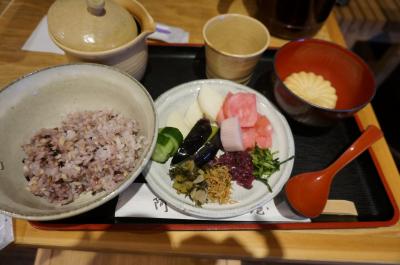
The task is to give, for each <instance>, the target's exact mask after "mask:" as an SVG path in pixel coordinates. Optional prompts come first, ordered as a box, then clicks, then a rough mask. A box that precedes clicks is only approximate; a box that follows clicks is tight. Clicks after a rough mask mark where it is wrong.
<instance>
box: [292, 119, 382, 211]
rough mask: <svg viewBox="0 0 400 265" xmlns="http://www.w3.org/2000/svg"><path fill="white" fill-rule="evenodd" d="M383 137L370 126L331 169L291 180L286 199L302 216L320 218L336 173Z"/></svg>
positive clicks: (304, 174) (298, 176)
mask: <svg viewBox="0 0 400 265" xmlns="http://www.w3.org/2000/svg"><path fill="white" fill-rule="evenodd" d="M381 137H382V131H381V130H380V129H378V128H377V127H375V126H373V125H370V126H368V128H367V129H366V130H365V131H364V132H363V134H362V135H361V136H360V137H359V138H358V139H357V140H356V141H355V142H354V143H353V144H352V145H351V146H350V147H349V148H348V149H347V150H346V151H345V152H344V153H343V154H342V155H341V156H340V157H339V158H338V159H337V160H336V161H335V162H334V163H333V164H331V165H330V166H329V167H327V168H325V169H323V170H320V171H314V172H308V173H302V174H299V175H297V176H294V177H292V178H290V179H289V181H288V182H287V184H286V187H285V192H286V198H287V199H288V201H289V203H290V205H291V206H292V207H293V208H294V209H295V210H296V211H298V212H299V213H300V214H302V215H304V216H306V217H310V218H314V217H317V216H319V215H320V214H321V213H322V211H323V209H324V207H325V204H326V202H327V200H328V195H329V191H330V187H331V183H332V180H333V178H334V177H335V175H336V173H337V172H338V171H339V170H341V169H342V168H343V167H344V166H346V165H347V164H348V163H349V162H351V161H352V160H353V159H354V158H356V157H357V156H358V155H360V154H361V153H362V152H364V151H365V150H366V149H367V148H368V147H369V146H371V145H372V144H373V143H375V142H376V141H377V140H378V139H379V138H381Z"/></svg>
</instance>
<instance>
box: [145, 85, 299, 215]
mask: <svg viewBox="0 0 400 265" xmlns="http://www.w3.org/2000/svg"><path fill="white" fill-rule="evenodd" d="M204 86H212V87H215V89H217V90H219V91H220V92H221V93H227V92H229V91H230V92H233V93H236V92H251V93H254V94H256V96H257V110H258V112H259V113H261V114H264V115H266V116H267V117H268V119H269V120H270V122H271V125H272V128H273V136H272V139H273V142H272V151H278V154H277V155H278V157H279V160H280V161H283V160H285V159H287V158H289V157H291V156H293V155H294V152H295V150H294V149H295V148H294V140H293V135H292V132H291V130H290V127H289V125H288V123H287V121H286V119H285V118H284V116H283V115H282V114H281V113H280V112H279V111H278V110H277V109H276V108H275V107H274V106H273V104H271V102H269V100H268V99H266V98H265V97H264V96H263V95H262V94H260V93H258V92H257V91H255V90H253V89H251V88H249V87H247V86H244V85H240V84H237V83H234V82H231V81H226V80H219V79H207V80H198V81H192V82H189V83H185V84H182V85H179V86H176V87H174V88H172V89H170V90H168V91H167V92H165V93H164V94H162V95H161V96H160V97H159V98H157V100H156V101H155V106H156V110H157V113H158V117H159V126H160V127H164V126H165V125H166V120H167V118H168V115H169V114H170V113H171V112H172V111H176V110H178V111H182V112H184V111H185V110H186V109H187V107H188V106H189V105H190V103H192V102H193V101H194V100H195V99H196V97H197V95H198V92H199V90H200V89H201V88H202V87H204ZM170 160H171V159H170ZM170 160H169V161H167V163H165V164H160V163H157V162H154V161H151V162H149V163H148V165H147V167H146V169H145V171H144V172H143V174H144V176H145V178H146V181H147V183H148V184H149V187H150V188H151V189H152V191H153V192H154V193H155V194H157V196H159V197H160V198H162V199H163V200H165V201H166V202H167V203H168V205H169V206H171V207H173V208H175V209H176V210H178V211H181V212H183V213H186V214H189V215H193V216H196V217H206V218H229V217H234V216H238V215H242V214H245V213H248V212H250V211H251V210H254V209H256V208H257V207H260V206H262V205H264V204H265V203H267V202H268V201H270V200H272V199H273V198H274V197H275V196H276V195H277V194H278V193H279V192H280V191H281V190H282V188H283V186H284V185H285V183H286V182H287V180H288V179H289V177H290V174H291V172H292V168H293V163H294V160H293V159H291V160H290V161H288V162H286V163H284V164H283V165H281V168H280V170H279V171H278V172H276V173H274V174H273V175H272V176H271V177H270V179H269V184H270V186H271V187H272V193H271V192H269V191H268V188H267V186H266V185H265V184H263V183H262V182H260V181H257V180H255V181H254V182H253V187H252V188H251V189H249V190H247V189H245V188H243V187H241V186H239V185H237V184H236V183H235V182H233V183H232V184H233V185H232V186H233V192H232V196H231V199H232V200H233V201H236V203H233V204H225V205H219V204H217V203H206V204H204V205H202V207H196V206H195V205H194V202H193V201H191V200H190V198H188V197H185V196H184V195H179V194H177V193H176V190H175V189H173V188H172V181H171V179H170V177H169V175H168V171H169V166H170Z"/></svg>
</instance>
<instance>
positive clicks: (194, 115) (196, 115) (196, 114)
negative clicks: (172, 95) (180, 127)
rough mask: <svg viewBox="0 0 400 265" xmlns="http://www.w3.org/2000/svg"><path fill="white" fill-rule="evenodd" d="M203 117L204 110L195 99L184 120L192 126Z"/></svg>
mask: <svg viewBox="0 0 400 265" xmlns="http://www.w3.org/2000/svg"><path fill="white" fill-rule="evenodd" d="M201 118H203V112H202V111H201V109H200V106H199V103H198V102H197V100H195V101H193V103H192V104H191V105H190V106H189V108H188V109H187V111H186V113H185V117H184V121H185V123H186V125H187V126H188V127H189V128H192V127H193V126H194V125H195V124H196V122H197V121H198V120H200V119H201Z"/></svg>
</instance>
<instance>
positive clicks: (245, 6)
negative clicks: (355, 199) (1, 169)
mask: <svg viewBox="0 0 400 265" xmlns="http://www.w3.org/2000/svg"><path fill="white" fill-rule="evenodd" d="M141 2H142V3H143V4H144V6H145V7H146V8H147V9H148V11H149V12H150V14H152V16H153V17H154V19H155V20H156V21H158V22H162V23H166V24H169V25H173V26H178V27H182V28H184V29H185V30H187V31H189V32H190V42H191V43H202V41H203V40H202V36H201V27H202V25H203V24H204V23H205V21H207V20H208V19H209V18H210V17H212V16H214V15H217V14H219V13H226V12H230V13H242V14H248V15H252V16H256V15H257V13H258V12H257V7H256V4H255V2H256V1H255V0H254V1H246V0H243V1H240V0H229V1H228V0H226V1H224V0H220V1H214V0H199V1H184V0H162V1H161V0H142V1H141ZM51 3H52V1H51V0H41V1H35V0H11V4H10V5H9V6H7V8H6V9H5V12H3V13H1V16H0V40H1V41H0V87H3V86H5V85H6V84H7V83H9V82H11V81H12V80H14V79H16V78H17V77H19V76H21V75H23V74H27V73H29V72H31V71H34V70H37V69H40V68H43V67H47V66H51V65H57V64H61V63H66V62H67V60H66V58H65V57H64V56H60V55H54V54H50V53H35V52H26V51H22V50H21V47H22V45H23V44H24V42H25V41H26V39H27V38H28V37H29V35H30V34H31V32H32V31H33V30H34V29H35V27H36V25H37V24H38V22H39V21H40V19H41V18H42V17H43V16H44V15H45V14H46V11H47V9H48V7H49V6H50V5H51ZM316 37H318V38H322V39H326V40H331V41H333V42H336V43H338V44H340V45H343V46H344V45H345V43H344V40H343V36H342V34H341V32H340V30H339V28H338V26H337V24H336V21H335V18H334V17H333V16H330V17H329V19H328V21H327V23H326V25H325V26H324V27H323V28H322V29H321V31H320V32H319V33H318V34H317V36H316ZM283 43H285V41H284V40H280V39H276V38H273V39H272V41H271V46H274V47H279V46H281V45H282V44H283ZM357 119H358V120H359V121H360V125H361V126H362V128H365V127H366V126H368V125H369V124H375V125H378V126H379V124H378V122H377V119H376V117H375V114H374V111H373V109H372V107H371V105H368V106H367V107H365V108H364V109H363V110H361V111H360V112H359V113H357ZM371 152H372V153H374V154H375V156H376V157H377V161H378V166H379V168H380V170H381V171H382V173H383V174H384V176H386V181H387V183H388V185H389V186H390V187H391V189H392V191H393V193H394V197H395V200H396V202H397V204H399V202H400V177H399V173H398V171H397V168H396V166H395V163H394V161H393V158H392V156H391V154H390V151H389V148H388V145H387V143H386V141H385V139H382V140H379V141H378V142H377V143H376V144H375V145H374V146H373V147H372V149H371ZM14 232H15V243H16V244H19V245H25V246H34V247H44V248H54V247H55V248H65V249H79V250H94V251H107V252H129V253H137V254H141V253H157V254H176V255H178V254H179V255H180V254H181V255H198V256H203V257H204V256H207V257H232V258H244V257H251V258H278V259H292V260H325V261H353V262H366V261H368V262H391V263H399V262H400V224H399V223H397V224H395V225H394V226H392V227H384V228H373V229H351V230H350V229H349V230H338V229H335V230H292V231H284V230H263V231H163V232H160V231H91V232H89V231H71V232H66V231H43V230H37V229H35V228H33V227H32V226H30V225H29V223H28V222H26V221H23V220H14Z"/></svg>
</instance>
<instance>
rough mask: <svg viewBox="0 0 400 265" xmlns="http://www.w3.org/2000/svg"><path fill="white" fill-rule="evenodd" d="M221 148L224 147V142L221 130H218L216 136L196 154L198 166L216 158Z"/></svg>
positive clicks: (194, 158) (195, 161)
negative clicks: (222, 141)
mask: <svg viewBox="0 0 400 265" xmlns="http://www.w3.org/2000/svg"><path fill="white" fill-rule="evenodd" d="M220 149H222V143H221V135H220V131H219V130H218V131H217V132H216V133H215V134H214V136H213V137H212V138H211V139H210V140H209V141H208V142H206V143H205V144H204V145H203V146H202V147H201V148H200V149H199V150H198V151H197V152H196V153H195V154H194V156H193V160H194V163H195V164H196V166H197V167H202V166H204V165H205V164H207V163H208V162H209V161H211V160H212V159H214V157H215V156H216V155H217V152H218V150H220Z"/></svg>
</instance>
